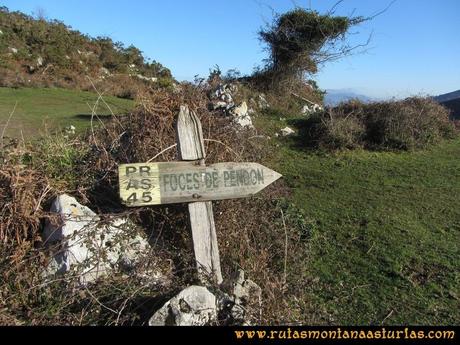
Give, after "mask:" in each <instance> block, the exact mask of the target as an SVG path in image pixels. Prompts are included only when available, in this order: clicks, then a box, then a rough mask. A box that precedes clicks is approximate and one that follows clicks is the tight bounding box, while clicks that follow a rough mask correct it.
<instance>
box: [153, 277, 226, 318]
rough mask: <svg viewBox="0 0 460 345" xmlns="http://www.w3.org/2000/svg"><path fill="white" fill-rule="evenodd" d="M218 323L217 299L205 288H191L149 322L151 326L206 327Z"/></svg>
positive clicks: (159, 311) (169, 302)
mask: <svg viewBox="0 0 460 345" xmlns="http://www.w3.org/2000/svg"><path fill="white" fill-rule="evenodd" d="M216 322H217V299H216V296H215V295H214V294H212V293H211V292H210V291H209V290H208V289H207V288H205V287H203V286H196V285H194V286H189V287H188V288H186V289H184V290H182V291H181V292H180V293H179V294H177V295H176V296H175V297H173V298H171V299H170V300H169V301H168V302H166V303H165V304H164V305H163V307H161V308H160V309H159V310H158V311H157V312H156V313H155V314H154V315H153V316H152V317H151V318H150V320H149V326H205V325H211V324H215V323H216Z"/></svg>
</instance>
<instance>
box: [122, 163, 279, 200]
mask: <svg viewBox="0 0 460 345" xmlns="http://www.w3.org/2000/svg"><path fill="white" fill-rule="evenodd" d="M280 177H281V175H280V174H278V173H277V172H276V171H273V170H271V169H269V168H267V167H264V166H263V165H260V164H258V163H234V162H227V163H217V164H212V165H209V166H202V165H197V164H196V161H194V162H165V163H136V164H123V165H121V166H120V167H119V179H120V197H121V200H122V201H123V203H124V204H126V205H127V206H131V207H132V206H147V205H158V204H171V203H183V202H196V201H198V200H199V201H210V200H224V199H233V198H243V197H248V196H251V195H253V194H256V193H257V192H259V191H260V190H262V189H263V188H265V187H266V186H268V185H269V184H271V183H273V182H274V181H276V180H277V179H278V178H280Z"/></svg>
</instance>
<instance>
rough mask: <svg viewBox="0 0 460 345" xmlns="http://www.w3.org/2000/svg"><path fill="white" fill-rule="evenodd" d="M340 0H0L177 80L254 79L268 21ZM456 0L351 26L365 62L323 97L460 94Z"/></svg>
mask: <svg viewBox="0 0 460 345" xmlns="http://www.w3.org/2000/svg"><path fill="white" fill-rule="evenodd" d="M390 2H391V0H373V1H369V0H344V1H343V2H342V3H341V4H340V5H339V7H338V9H337V11H336V13H337V14H338V15H347V14H350V13H353V11H355V12H354V13H355V14H356V15H363V16H370V15H372V14H374V13H376V12H378V11H380V10H382V9H384V8H385V7H387V6H388V5H389V4H390ZM335 3H336V0H332V1H330V0H297V1H294V0H161V1H160V0H131V1H126V0H110V1H108V0H107V1H106V0H91V1H89V0H65V1H63V0H3V1H2V0H0V4H1V5H2V6H6V7H8V8H9V9H10V10H20V11H23V12H25V13H27V14H32V13H34V12H37V10H38V9H39V8H41V9H43V10H44V13H45V14H46V16H47V17H48V18H51V19H59V20H61V21H63V22H65V23H66V24H68V25H70V26H72V27H73V28H74V29H77V30H79V31H81V32H83V33H86V34H89V35H91V36H100V35H105V36H110V37H111V38H112V39H113V40H115V41H121V42H123V43H125V44H127V45H129V44H134V45H135V46H137V47H139V48H140V49H141V50H142V51H143V52H144V55H146V56H148V57H150V58H152V59H155V60H157V61H159V62H161V63H162V64H163V65H165V66H166V67H168V68H170V69H171V71H172V72H173V74H174V76H175V77H176V78H177V79H179V80H183V79H188V80H191V79H193V76H194V75H196V74H199V75H200V76H206V75H207V74H208V72H209V69H210V68H211V67H213V66H214V65H216V64H217V65H219V66H220V68H221V70H223V71H226V70H228V69H231V68H237V69H238V70H240V71H241V72H242V73H251V71H252V70H253V68H254V67H255V66H257V65H260V64H261V63H262V60H263V59H264V58H265V57H266V56H267V53H266V52H265V51H264V49H263V45H262V44H261V43H260V42H259V40H258V37H257V32H258V30H259V29H260V28H261V27H262V26H263V25H264V23H266V22H270V19H271V18H272V10H275V11H277V12H280V13H282V12H284V11H287V10H289V9H292V8H293V7H294V6H295V5H298V6H304V7H309V6H310V4H311V6H312V8H313V9H315V10H318V11H320V12H324V11H327V10H328V9H330V8H331V7H332V6H333V5H334V4H335ZM459 15H460V0H437V1H435V0H396V2H394V3H393V5H392V6H391V7H390V8H389V9H388V10H387V11H386V12H385V13H383V14H381V15H380V16H378V17H376V18H375V19H373V20H372V21H369V22H366V23H364V24H362V25H360V26H358V27H356V28H354V29H353V30H352V31H353V33H354V34H353V35H351V36H350V41H351V42H352V43H362V42H366V40H367V38H368V37H369V35H370V34H371V33H372V41H371V43H370V44H369V46H368V49H367V51H366V52H365V53H363V54H358V55H354V56H350V57H347V58H344V59H342V60H340V61H337V62H333V63H329V64H327V65H325V66H323V67H322V69H321V71H320V72H319V73H318V74H317V75H316V76H315V77H314V79H316V80H317V81H318V84H319V86H320V87H321V88H323V89H345V88H346V89H354V90H356V91H358V92H361V93H364V94H367V95H370V96H373V97H392V96H395V97H405V96H408V95H413V94H420V93H429V94H441V93H445V92H449V91H453V90H458V89H460V63H459V61H460V25H459V23H460V19H459Z"/></svg>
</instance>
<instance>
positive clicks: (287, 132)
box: [281, 127, 295, 137]
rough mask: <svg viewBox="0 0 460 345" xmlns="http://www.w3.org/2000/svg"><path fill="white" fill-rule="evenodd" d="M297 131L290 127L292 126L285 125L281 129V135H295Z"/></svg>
mask: <svg viewBox="0 0 460 345" xmlns="http://www.w3.org/2000/svg"><path fill="white" fill-rule="evenodd" d="M294 133H295V131H294V130H293V129H292V128H290V127H285V128H283V129H282V130H281V135H282V136H283V137H287V136H290V135H293V134H294Z"/></svg>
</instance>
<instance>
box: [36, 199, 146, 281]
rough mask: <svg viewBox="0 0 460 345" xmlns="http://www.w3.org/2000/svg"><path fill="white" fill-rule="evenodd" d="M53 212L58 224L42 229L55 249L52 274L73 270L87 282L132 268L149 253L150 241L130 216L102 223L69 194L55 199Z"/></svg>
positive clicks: (50, 268)
mask: <svg viewBox="0 0 460 345" xmlns="http://www.w3.org/2000/svg"><path fill="white" fill-rule="evenodd" d="M50 211H51V212H53V213H57V214H58V218H59V224H53V223H52V222H50V221H47V223H46V225H45V228H44V231H43V238H44V242H45V244H46V245H48V246H52V249H54V256H53V259H52V261H51V263H50V265H49V267H48V269H47V273H48V274H49V275H52V274H63V273H66V272H70V271H72V272H76V273H78V275H79V278H80V283H82V284H86V283H90V282H93V281H95V280H96V279H97V278H99V277H102V276H104V275H107V274H108V273H109V272H110V271H111V270H113V269H121V268H123V269H125V270H130V269H133V268H134V266H135V263H136V261H137V260H139V259H140V258H141V257H142V256H144V255H147V254H148V252H149V249H150V246H149V244H148V242H147V241H146V240H145V239H144V238H143V237H141V236H140V235H138V234H137V231H135V230H136V229H135V226H134V224H132V223H131V222H130V221H129V220H128V219H127V218H118V219H115V220H111V221H109V222H108V223H106V224H101V222H100V217H98V216H97V215H96V214H95V213H94V212H93V211H92V210H90V209H89V208H88V207H86V206H83V205H81V204H79V203H78V202H77V201H76V199H75V198H73V197H71V196H69V195H66V194H63V195H60V196H58V197H57V198H56V199H55V200H54V202H53V203H52V206H51V210H50ZM56 248H58V250H56Z"/></svg>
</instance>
